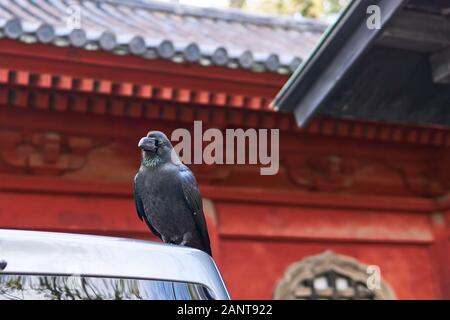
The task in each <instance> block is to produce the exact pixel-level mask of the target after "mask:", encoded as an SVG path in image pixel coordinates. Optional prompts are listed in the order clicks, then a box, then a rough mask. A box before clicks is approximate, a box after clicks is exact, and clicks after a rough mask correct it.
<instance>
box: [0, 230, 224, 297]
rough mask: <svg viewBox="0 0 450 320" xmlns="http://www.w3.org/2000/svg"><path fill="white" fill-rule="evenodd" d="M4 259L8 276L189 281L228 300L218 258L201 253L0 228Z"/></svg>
mask: <svg viewBox="0 0 450 320" xmlns="http://www.w3.org/2000/svg"><path fill="white" fill-rule="evenodd" d="M0 260H6V262H7V266H6V268H5V270H3V272H4V273H11V274H40V275H46V274H47V275H49V274H58V275H84V276H98V277H120V278H134V279H155V280H171V281H181V282H190V283H198V284H202V285H204V286H206V287H208V288H209V289H210V290H211V291H212V293H213V296H214V297H215V298H216V299H229V295H228V292H227V290H226V288H225V285H224V283H223V280H222V277H221V275H220V273H219V271H218V269H217V267H216V265H215V263H214V261H213V259H212V258H211V257H210V256H209V255H208V254H206V253H204V252H202V251H200V250H196V249H192V248H187V247H181V246H176V245H168V244H161V243H155V242H149V241H142V240H133V239H124V238H113V237H104V236H91V235H80V234H69V233H55V232H40V231H21V230H5V229H0ZM0 273H1V271H0Z"/></svg>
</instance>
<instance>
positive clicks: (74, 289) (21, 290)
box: [0, 274, 212, 300]
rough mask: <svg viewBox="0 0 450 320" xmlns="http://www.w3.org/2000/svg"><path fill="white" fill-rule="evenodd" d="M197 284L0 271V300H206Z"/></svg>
mask: <svg viewBox="0 0 450 320" xmlns="http://www.w3.org/2000/svg"><path fill="white" fill-rule="evenodd" d="M209 299H212V297H211V296H210V294H209V292H208V289H207V288H205V287H203V286H202V285H199V284H193V283H183V282H174V281H162V280H139V279H122V278H98V277H79V276H37V275H6V274H5V275H1V276H0V300H209Z"/></svg>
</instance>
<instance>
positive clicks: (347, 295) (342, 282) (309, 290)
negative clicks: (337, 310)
mask: <svg viewBox="0 0 450 320" xmlns="http://www.w3.org/2000/svg"><path fill="white" fill-rule="evenodd" d="M370 270H371V269H370V267H369V266H367V265H364V264H361V263H359V262H358V261H357V260H356V259H353V258H351V257H347V256H342V255H337V254H335V253H334V252H332V251H326V252H324V253H322V254H319V255H315V256H310V257H307V258H306V259H303V260H301V261H299V262H296V263H294V264H292V265H291V266H289V267H288V268H287V271H286V272H285V274H284V276H283V278H282V279H281V281H280V282H279V283H278V285H277V287H276V289H275V294H274V299H283V300H284V299H377V300H391V299H395V294H394V291H393V290H392V289H391V287H390V286H389V285H388V284H387V283H385V282H384V281H382V280H381V278H379V280H380V282H379V286H378V287H377V288H374V289H372V290H370V289H369V288H368V285H367V283H368V281H371V279H370V278H369V277H373V274H372V273H371V272H368V271H370Z"/></svg>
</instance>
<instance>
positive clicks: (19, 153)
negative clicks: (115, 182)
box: [0, 130, 105, 176]
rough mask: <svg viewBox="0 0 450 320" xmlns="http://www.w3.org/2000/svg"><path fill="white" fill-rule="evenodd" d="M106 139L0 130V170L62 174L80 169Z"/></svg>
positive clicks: (36, 173) (37, 173)
mask: <svg viewBox="0 0 450 320" xmlns="http://www.w3.org/2000/svg"><path fill="white" fill-rule="evenodd" d="M104 144H105V141H100V140H96V139H94V138H91V137H77V136H71V135H64V134H60V133H54V132H17V131H12V130H1V131H0V145H1V148H0V172H1V171H3V172H8V173H11V172H13V173H14V172H16V173H17V172H18V173H24V174H35V175H52V176H56V175H62V174H65V173H68V172H74V171H77V170H80V169H81V168H82V167H83V166H84V165H85V163H86V161H87V157H88V155H89V153H90V152H91V151H92V150H93V149H95V148H98V147H100V146H102V145H104Z"/></svg>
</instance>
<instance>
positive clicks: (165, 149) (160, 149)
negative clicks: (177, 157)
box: [138, 131, 173, 167]
mask: <svg viewBox="0 0 450 320" xmlns="http://www.w3.org/2000/svg"><path fill="white" fill-rule="evenodd" d="M138 147H139V148H140V149H141V150H142V161H143V164H144V165H146V166H150V167H154V166H157V165H158V164H159V163H161V162H166V161H171V153H172V150H173V146H172V144H171V143H170V140H169V139H168V138H167V136H166V135H165V134H164V133H162V132H160V131H150V132H149V133H148V134H147V136H146V137H143V138H142V139H141V140H139V144H138Z"/></svg>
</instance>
